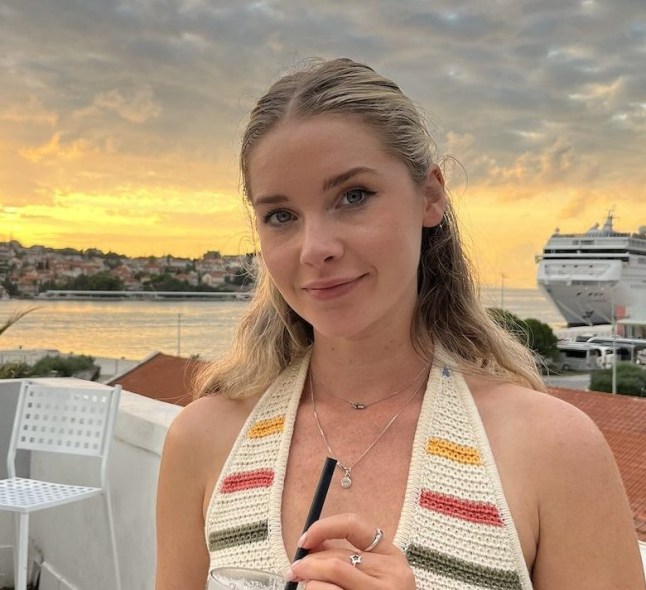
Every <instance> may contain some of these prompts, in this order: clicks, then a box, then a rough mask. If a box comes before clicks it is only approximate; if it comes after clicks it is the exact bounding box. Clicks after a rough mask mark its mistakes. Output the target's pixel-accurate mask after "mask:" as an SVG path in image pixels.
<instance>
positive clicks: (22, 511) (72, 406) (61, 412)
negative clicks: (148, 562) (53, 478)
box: [0, 381, 121, 590]
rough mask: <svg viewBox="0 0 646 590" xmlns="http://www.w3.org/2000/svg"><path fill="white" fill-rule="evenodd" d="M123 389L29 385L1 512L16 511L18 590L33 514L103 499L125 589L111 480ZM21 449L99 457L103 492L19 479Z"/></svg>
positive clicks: (2, 487)
mask: <svg viewBox="0 0 646 590" xmlns="http://www.w3.org/2000/svg"><path fill="white" fill-rule="evenodd" d="M120 393H121V387H120V386H119V385H117V386H115V387H112V388H110V387H107V386H106V387H99V386H94V387H87V386H86V387H74V386H71V387H69V386H63V385H58V384H52V383H51V381H50V383H38V382H32V381H23V383H22V386H21V389H20V396H19V399H18V406H17V408H16V418H15V420H14V426H13V431H12V435H11V443H10V445H9V453H8V456H7V472H8V474H9V478H8V479H3V480H0V510H8V511H10V512H14V513H16V514H15V521H16V541H15V545H14V564H15V568H14V580H15V590H26V588H27V568H28V561H27V559H28V558H27V549H28V539H29V514H30V513H31V512H35V511H38V510H43V509H45V508H51V507H53V506H59V505H61V504H67V503H69V502H75V501H77V500H83V499H85V498H90V497H92V496H97V495H103V498H104V500H105V514H106V518H107V524H108V527H109V533H110V544H111V548H112V556H113V559H114V569H115V581H116V588H117V589H118V590H121V576H120V573H119V560H118V556H117V545H116V539H115V533H114V521H113V518H112V504H111V502H110V490H109V488H108V481H107V467H108V456H109V454H110V453H109V451H110V446H111V442H112V433H113V430H114V423H115V420H116V416H117V410H118V406H119V396H120ZM18 449H26V450H30V451H46V452H52V453H66V454H72V455H83V456H88V457H97V458H99V459H100V460H101V467H100V480H101V481H100V485H101V487H87V486H77V485H66V484H58V483H52V482H48V481H39V480H34V479H24V478H20V477H16V468H15V458H16V451H17V450H18Z"/></svg>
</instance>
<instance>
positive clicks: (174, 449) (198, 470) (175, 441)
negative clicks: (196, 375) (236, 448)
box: [164, 395, 258, 503]
mask: <svg viewBox="0 0 646 590" xmlns="http://www.w3.org/2000/svg"><path fill="white" fill-rule="evenodd" d="M257 401H258V397H254V398H245V399H228V398H226V397H223V396H219V395H210V396H205V397H201V398H199V399H197V400H195V401H193V402H191V403H190V404H188V405H187V406H186V407H185V408H184V409H183V410H182V411H181V412H180V413H179V414H178V415H177V416H176V418H175V420H174V421H173V423H172V424H171V426H170V428H169V429H168V433H167V435H166V440H165V443H164V454H165V455H167V456H168V458H170V457H172V456H174V457H176V459H177V464H178V466H179V467H180V468H181V469H185V470H187V471H188V472H190V474H191V481H192V482H193V483H194V485H196V487H199V492H200V493H201V495H202V499H203V502H204V503H206V502H207V501H208V499H209V498H210V492H211V490H212V488H213V486H214V485H215V481H216V480H217V477H218V475H219V473H220V470H221V468H222V466H223V465H224V462H225V461H226V459H227V457H228V455H229V452H230V451H231V448H232V447H233V445H234V443H235V441H236V438H237V437H238V434H239V433H240V430H241V429H242V427H243V426H244V423H245V421H246V420H247V418H248V416H249V414H250V413H251V411H252V410H253V408H254V406H255V405H256V403H257Z"/></svg>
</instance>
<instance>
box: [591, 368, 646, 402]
mask: <svg viewBox="0 0 646 590" xmlns="http://www.w3.org/2000/svg"><path fill="white" fill-rule="evenodd" d="M590 389H591V390H592V391H606V392H608V393H612V369H604V370H602V371H592V375H591V376H590ZM617 393H621V394H623V395H636V396H638V397H646V369H643V368H642V367H640V366H639V365H633V364H629V363H620V364H617Z"/></svg>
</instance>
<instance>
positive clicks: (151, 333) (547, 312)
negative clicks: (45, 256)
mask: <svg viewBox="0 0 646 590" xmlns="http://www.w3.org/2000/svg"><path fill="white" fill-rule="evenodd" d="M482 301H483V303H484V304H485V305H486V306H488V307H501V306H502V307H504V308H505V309H507V310H509V311H511V312H513V313H515V314H516V315H518V316H519V317H521V318H523V319H525V318H529V317H533V318H536V319H539V320H541V321H543V322H545V323H547V324H549V325H550V326H552V328H553V329H559V328H561V327H563V326H564V320H563V318H562V317H561V316H560V314H559V313H558V311H557V310H556V308H555V307H554V306H553V305H552V304H551V302H549V301H548V300H546V299H545V297H544V296H543V295H542V293H541V292H540V291H538V290H537V289H505V291H504V293H503V292H501V291H500V289H497V290H496V289H483V292H482ZM247 305H248V303H246V302H245V301H134V300H126V301H102V300H92V301H68V300H60V301H38V300H33V301H26V300H25V301H22V300H10V301H0V325H2V324H3V323H4V322H5V321H6V320H7V319H8V318H9V317H10V315H11V314H12V313H15V312H17V311H20V310H23V309H27V308H31V307H34V308H37V309H35V310H34V311H33V312H31V313H30V314H28V315H26V316H25V317H23V318H22V319H21V320H20V321H18V322H17V323H16V324H14V325H13V326H12V327H11V328H9V329H8V330H7V331H6V332H4V333H3V334H1V335H0V349H3V350H7V349H14V348H23V349H55V350H58V351H59V352H62V353H74V354H88V355H92V356H95V357H107V358H116V359H120V358H126V359H134V360H138V359H142V358H144V357H146V356H147V355H149V354H150V353H151V352H155V351H159V352H164V353H166V354H175V355H181V356H191V355H195V356H199V357H201V358H204V359H213V358H217V357H218V356H221V355H222V354H223V353H224V352H225V351H226V350H227V348H228V347H229V345H230V343H231V341H232V339H233V336H234V334H235V329H236V326H237V323H238V321H239V319H240V317H241V316H242V314H243V313H244V311H245V309H246V307H247Z"/></svg>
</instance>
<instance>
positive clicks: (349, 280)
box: [303, 275, 366, 299]
mask: <svg viewBox="0 0 646 590" xmlns="http://www.w3.org/2000/svg"><path fill="white" fill-rule="evenodd" d="M364 276H366V275H360V276H358V277H344V278H335V279H326V280H324V281H313V282H311V283H306V284H305V285H304V286H303V290H304V291H305V292H306V293H308V294H309V295H311V296H313V297H315V298H317V299H331V298H334V297H340V296H341V295H345V294H346V293H348V292H350V291H352V289H354V287H355V286H356V285H357V283H358V282H359V281H360V280H361V279H362V278H363V277H364Z"/></svg>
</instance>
